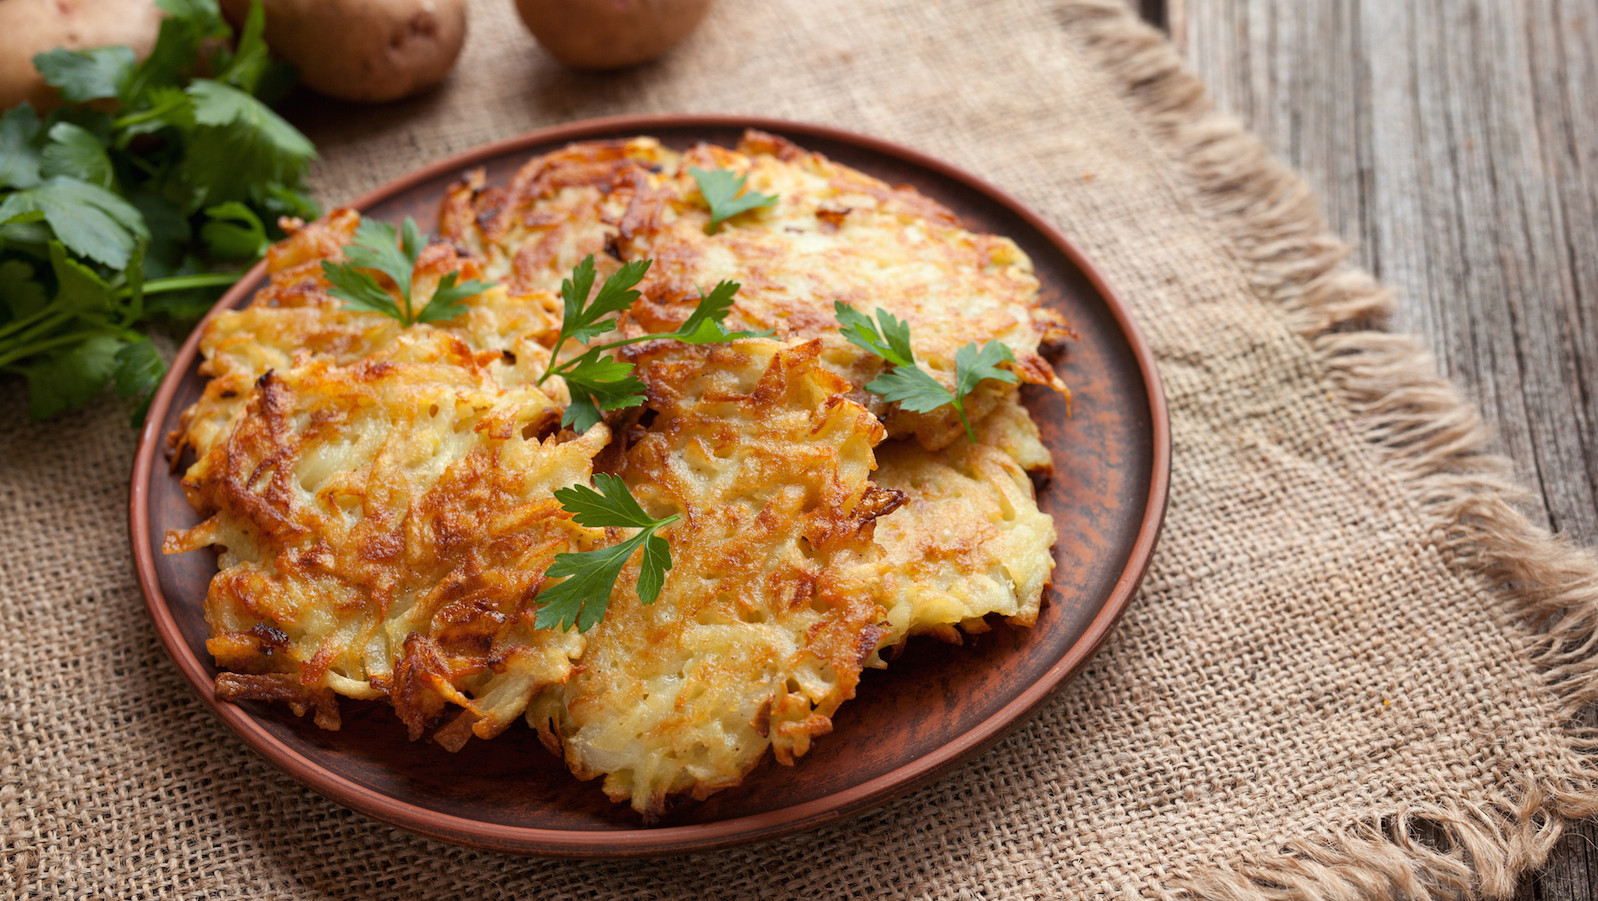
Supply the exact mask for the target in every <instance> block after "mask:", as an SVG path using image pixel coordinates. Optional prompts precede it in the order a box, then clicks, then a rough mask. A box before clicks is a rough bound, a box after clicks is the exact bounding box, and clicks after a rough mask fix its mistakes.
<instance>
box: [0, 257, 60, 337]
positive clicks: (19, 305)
mask: <svg viewBox="0 0 1598 901" xmlns="http://www.w3.org/2000/svg"><path fill="white" fill-rule="evenodd" d="M49 303H50V300H49V298H47V297H46V296H45V293H44V285H41V284H39V283H38V282H37V281H35V280H34V273H33V267H32V266H31V265H29V264H28V263H26V262H24V261H22V260H6V261H4V262H0V308H3V309H5V310H6V311H7V312H8V313H10V314H11V315H10V316H9V317H8V320H9V321H11V322H15V321H17V320H19V319H27V318H28V317H29V316H32V315H34V314H36V313H39V312H42V311H43V310H44V308H45V307H46V306H48V305H49Z"/></svg>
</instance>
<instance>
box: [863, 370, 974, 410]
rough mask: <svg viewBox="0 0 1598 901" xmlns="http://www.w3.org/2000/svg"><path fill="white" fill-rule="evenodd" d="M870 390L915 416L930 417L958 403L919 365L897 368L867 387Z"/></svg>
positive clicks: (885, 373)
mask: <svg viewBox="0 0 1598 901" xmlns="http://www.w3.org/2000/svg"><path fill="white" fill-rule="evenodd" d="M866 390H867V391H870V392H871V393H872V394H876V395H879V396H881V398H882V399H883V400H885V401H888V402H890V403H896V404H898V405H899V406H901V407H903V408H904V409H906V410H909V411H911V412H912V413H930V412H932V411H933V410H936V409H938V408H939V407H941V406H944V405H945V404H952V403H954V402H955V396H954V395H953V394H951V393H949V389H947V388H945V387H943V385H941V384H940V383H939V382H938V380H937V379H935V378H933V377H932V376H930V375H928V374H927V372H926V370H924V369H922V368H921V367H919V366H916V365H913V364H912V365H909V366H895V367H893V368H892V369H890V370H888V371H887V372H884V373H883V374H882V375H879V376H877V377H876V378H875V379H873V380H872V381H871V382H870V383H868V384H867V385H866Z"/></svg>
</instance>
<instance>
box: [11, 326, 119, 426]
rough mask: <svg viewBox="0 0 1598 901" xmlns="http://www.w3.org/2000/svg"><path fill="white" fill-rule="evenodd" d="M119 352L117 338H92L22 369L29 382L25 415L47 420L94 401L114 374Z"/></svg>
mask: <svg viewBox="0 0 1598 901" xmlns="http://www.w3.org/2000/svg"><path fill="white" fill-rule="evenodd" d="M121 349H122V342H121V341H120V340H118V339H117V338H116V337H114V336H112V335H108V334H93V335H89V336H88V337H86V338H84V339H83V340H82V341H80V342H78V343H75V344H73V345H71V346H68V347H65V348H63V349H61V350H57V351H54V352H51V353H49V354H47V355H45V356H43V357H42V358H41V359H40V360H39V361H38V362H36V363H33V364H32V365H29V366H26V367H23V368H22V375H23V377H24V378H26V379H27V380H28V415H29V416H31V417H33V418H34V419H46V418H48V417H51V416H54V415H56V414H57V413H60V412H62V411H63V410H70V409H72V408H73V407H81V406H83V405H84V404H86V403H88V402H89V401H91V400H93V399H94V397H95V395H97V394H99V393H100V392H101V391H102V390H104V389H105V383H106V382H108V381H110V380H111V377H112V375H113V374H114V373H115V372H116V368H117V352H118V351H120V350H121Z"/></svg>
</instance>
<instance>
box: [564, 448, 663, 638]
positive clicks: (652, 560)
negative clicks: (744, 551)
mask: <svg viewBox="0 0 1598 901" xmlns="http://www.w3.org/2000/svg"><path fill="white" fill-rule="evenodd" d="M594 484H595V485H597V486H599V490H598V491H596V490H594V489H593V488H590V487H588V486H587V485H573V486H571V487H570V488H560V489H557V490H556V491H555V498H556V499H557V500H559V501H560V504H561V507H562V508H563V509H565V510H566V511H567V512H569V513H571V514H573V518H574V519H575V520H577V523H578V524H579V525H582V526H585V527H587V528H590V529H628V528H635V529H638V530H639V532H638V533H637V534H635V535H633V536H632V537H631V538H628V539H627V540H625V541H623V542H621V543H620V544H615V545H612V546H610V547H606V548H600V549H598V550H593V551H584V552H582V553H576V554H572V553H565V554H556V555H555V559H554V561H553V562H552V563H551V564H550V566H549V569H548V571H546V572H545V576H546V578H559V579H562V580H563V581H561V582H560V583H559V584H557V585H554V586H552V587H550V588H547V589H545V590H543V591H540V592H539V593H538V597H537V600H538V601H539V602H540V606H539V608H538V615H537V616H536V617H535V618H534V620H533V625H534V627H535V628H539V629H551V628H556V629H560V630H562V631H564V630H566V629H570V628H571V627H572V626H573V625H575V626H576V627H577V631H578V632H587V631H588V630H589V629H592V628H593V627H594V625H595V624H597V623H598V622H599V621H600V620H601V619H603V618H604V616H605V609H606V607H607V606H608V605H609V604H610V594H611V592H612V591H613V590H614V589H615V587H616V580H617V579H618V578H620V577H621V571H622V569H623V568H624V567H625V566H626V565H627V561H628V560H630V559H632V555H633V552H634V551H636V550H638V549H639V548H640V547H642V548H643V549H644V553H643V557H642V558H641V559H640V561H639V567H638V587H637V592H638V600H639V601H640V602H642V603H645V604H653V603H654V602H655V601H656V599H658V598H659V597H660V590H661V588H662V587H664V585H665V581H666V571H667V570H669V569H671V546H670V545H668V544H667V543H666V539H664V538H661V537H660V536H659V535H656V534H655V533H656V532H657V531H659V530H660V529H661V528H663V527H665V526H668V525H670V524H672V523H674V522H676V521H677V520H678V519H680V517H679V516H677V515H676V514H673V515H671V516H668V517H666V518H665V519H652V518H651V517H650V516H649V514H648V513H646V512H644V509H643V507H641V506H639V504H638V500H637V499H636V498H634V497H633V495H632V492H631V491H628V490H627V484H626V483H625V482H623V481H622V480H621V479H620V478H619V477H617V476H613V475H609V474H607V473H602V472H601V473H595V474H594Z"/></svg>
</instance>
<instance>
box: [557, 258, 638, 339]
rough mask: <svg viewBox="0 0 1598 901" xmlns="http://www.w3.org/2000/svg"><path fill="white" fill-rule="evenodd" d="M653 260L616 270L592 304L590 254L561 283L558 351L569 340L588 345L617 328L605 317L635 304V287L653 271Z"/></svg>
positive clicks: (636, 297)
mask: <svg viewBox="0 0 1598 901" xmlns="http://www.w3.org/2000/svg"><path fill="white" fill-rule="evenodd" d="M650 262H651V261H650V260H635V261H633V262H631V263H627V264H626V265H624V266H622V267H621V268H620V269H618V270H616V272H615V273H613V274H612V275H611V276H610V277H609V278H607V279H605V283H604V284H602V285H600V286H599V295H598V296H597V297H595V298H594V300H593V302H592V303H589V301H588V295H589V293H590V292H591V291H592V290H593V287H594V255H593V254H589V255H588V256H587V257H584V258H583V261H582V262H581V263H578V264H577V267H576V268H575V269H573V270H572V274H571V278H567V279H562V280H561V282H560V299H561V302H562V304H563V305H564V310H563V315H562V316H561V321H560V337H559V338H557V339H556V342H555V350H556V351H559V350H560V346H561V344H563V343H565V342H566V340H567V339H571V340H572V341H577V342H579V343H582V344H587V343H588V342H589V341H592V340H594V339H595V338H597V337H599V336H600V335H603V334H604V333H606V332H608V331H610V330H611V329H613V328H615V327H616V321H615V320H614V319H605V318H604V317H605V316H608V315H609V314H611V313H620V312H621V311H622V310H625V309H627V308H629V307H631V306H632V305H633V301H635V300H637V299H638V292H637V291H635V290H633V286H634V285H636V284H638V283H639V282H640V281H643V278H644V274H645V273H647V272H648V271H649V264H650Z"/></svg>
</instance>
